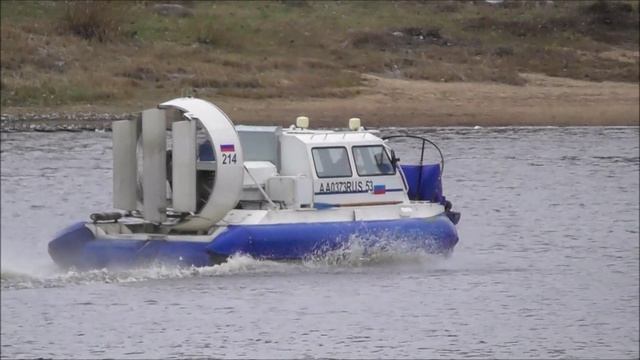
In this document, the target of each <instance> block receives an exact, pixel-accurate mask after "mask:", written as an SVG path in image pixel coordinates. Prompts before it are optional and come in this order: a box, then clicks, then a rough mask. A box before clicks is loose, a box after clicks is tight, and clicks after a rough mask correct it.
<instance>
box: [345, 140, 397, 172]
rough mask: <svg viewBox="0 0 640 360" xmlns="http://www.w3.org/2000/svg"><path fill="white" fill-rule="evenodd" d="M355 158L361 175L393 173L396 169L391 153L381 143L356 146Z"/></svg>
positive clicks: (354, 148) (354, 149)
mask: <svg viewBox="0 0 640 360" xmlns="http://www.w3.org/2000/svg"><path fill="white" fill-rule="evenodd" d="M352 151H353V160H354V162H355V163H356V170H357V171H358V175H360V176H375V175H393V174H395V173H396V170H395V169H394V168H393V165H392V164H391V160H390V159H389V155H387V152H386V151H384V148H383V147H382V146H379V145H371V146H354V147H353V148H352Z"/></svg>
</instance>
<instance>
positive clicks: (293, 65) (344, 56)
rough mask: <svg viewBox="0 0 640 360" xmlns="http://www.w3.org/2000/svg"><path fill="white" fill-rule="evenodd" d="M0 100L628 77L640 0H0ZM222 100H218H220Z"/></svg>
mask: <svg viewBox="0 0 640 360" xmlns="http://www.w3.org/2000/svg"><path fill="white" fill-rule="evenodd" d="M0 4H1V7H2V8H1V33H2V38H1V41H2V42H1V44H2V45H1V46H2V51H1V64H2V77H1V85H2V94H1V95H2V106H3V109H6V108H21V107H29V108H38V107H62V106H82V105H85V104H90V105H93V106H95V105H98V106H100V105H104V106H113V107H115V108H125V109H130V108H133V107H139V106H141V105H143V106H148V105H150V104H154V103H156V102H157V101H159V100H163V99H167V98H171V97H175V96H178V95H181V94H183V93H185V92H187V91H188V92H189V93H193V94H196V95H198V96H202V97H205V98H210V99H216V98H225V99H229V98H230V99H233V98H239V99H245V100H252V99H287V100H296V99H307V100H308V99H310V98H323V99H327V98H340V99H342V98H350V97H356V96H358V95H362V94H366V93H367V91H368V89H369V88H370V86H369V83H368V82H367V80H366V76H365V75H366V74H373V75H376V76H381V77H385V78H396V79H405V80H430V81H437V82H470V83H473V82H483V83H487V82H488V83H499V84H508V85H514V86H524V85H526V84H527V81H528V80H527V77H526V76H523V75H522V74H524V73H539V74H544V75H548V76H553V77H564V78H570V79H577V80H587V81H593V82H601V81H616V82H628V83H638V78H639V74H638V41H639V35H638V34H639V32H638V2H635V1H623V2H609V1H607V2H569V1H567V2H565V1H555V2H547V1H508V0H507V1H506V2H505V3H503V4H501V5H491V4H487V3H486V2H484V1H437V2H431V1H408V2H348V1H341V2H315V1H308V2H307V1H274V2H215V3H210V2H198V1H193V2H190V1H183V2H171V3H156V2H145V1H139V2H113V3H109V2H70V3H66V2H59V1H50V2H48V1H40V2H25V1H2V2H1V3H0ZM227 101H228V100H227Z"/></svg>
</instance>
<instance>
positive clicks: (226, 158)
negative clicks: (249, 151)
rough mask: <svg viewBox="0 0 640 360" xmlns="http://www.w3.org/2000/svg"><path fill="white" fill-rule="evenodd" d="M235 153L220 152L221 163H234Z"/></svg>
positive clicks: (235, 161)
mask: <svg viewBox="0 0 640 360" xmlns="http://www.w3.org/2000/svg"><path fill="white" fill-rule="evenodd" d="M236 163H237V160H236V153H230V154H226V153H222V165H230V164H236Z"/></svg>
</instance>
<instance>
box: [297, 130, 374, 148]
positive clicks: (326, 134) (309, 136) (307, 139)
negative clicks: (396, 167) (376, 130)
mask: <svg viewBox="0 0 640 360" xmlns="http://www.w3.org/2000/svg"><path fill="white" fill-rule="evenodd" d="M285 134H287V135H291V136H295V137H296V138H298V139H299V140H300V141H302V142H304V143H306V144H323V145H331V143H336V144H338V143H339V144H344V143H354V145H357V143H362V142H365V143H368V144H371V143H382V139H380V138H379V137H377V136H375V135H373V134H371V133H370V132H368V131H339V132H338V131H331V130H304V131H300V130H294V131H285Z"/></svg>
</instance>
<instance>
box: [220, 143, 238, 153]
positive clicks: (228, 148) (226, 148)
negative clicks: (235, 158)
mask: <svg viewBox="0 0 640 360" xmlns="http://www.w3.org/2000/svg"><path fill="white" fill-rule="evenodd" d="M220 151H222V152H234V151H236V147H235V145H233V144H225V145H220Z"/></svg>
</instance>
